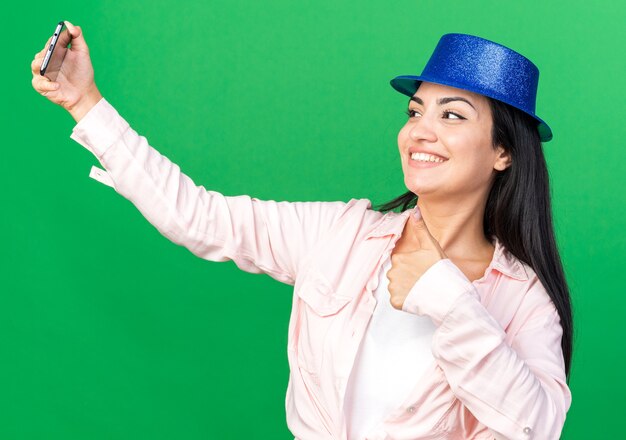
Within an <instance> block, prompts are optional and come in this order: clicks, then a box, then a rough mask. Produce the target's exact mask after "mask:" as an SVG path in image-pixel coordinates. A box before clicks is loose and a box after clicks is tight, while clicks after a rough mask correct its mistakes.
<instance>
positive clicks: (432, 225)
mask: <svg viewBox="0 0 626 440" xmlns="http://www.w3.org/2000/svg"><path fill="white" fill-rule="evenodd" d="M486 204H487V195H486V194H480V195H471V194H470V195H464V196H463V197H462V198H450V197H446V198H445V199H440V198H437V199H435V198H432V197H428V196H427V195H426V196H420V197H419V199H418V203H417V206H418V209H419V210H420V212H421V214H422V217H423V218H424V221H425V222H426V225H427V227H428V230H429V231H430V233H431V234H432V235H433V237H435V239H436V240H437V241H438V242H439V245H440V246H441V248H442V249H443V251H444V252H445V253H446V255H448V256H449V257H451V258H455V257H457V258H459V259H474V258H478V259H489V258H490V257H491V255H492V254H493V246H492V245H491V243H490V242H489V240H487V238H486V237H485V234H484V229H483V217H484V213H485V206H486Z"/></svg>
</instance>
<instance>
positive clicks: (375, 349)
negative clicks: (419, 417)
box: [344, 258, 435, 440]
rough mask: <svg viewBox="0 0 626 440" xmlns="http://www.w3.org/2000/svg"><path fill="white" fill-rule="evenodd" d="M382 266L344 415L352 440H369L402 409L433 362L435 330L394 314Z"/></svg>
mask: <svg viewBox="0 0 626 440" xmlns="http://www.w3.org/2000/svg"><path fill="white" fill-rule="evenodd" d="M390 268H391V258H389V259H387V261H386V262H385V263H384V264H382V265H381V270H380V275H379V277H380V279H379V282H378V287H377V288H376V291H375V292H374V295H375V297H376V308H375V309H374V314H373V315H372V318H371V320H370V322H369V324H368V327H367V330H366V332H365V335H364V337H363V341H362V342H361V346H360V348H359V352H358V354H357V357H356V360H355V364H354V367H353V369H352V373H351V376H350V379H349V381H348V385H347V390H346V400H345V403H344V410H345V413H346V422H347V429H348V439H349V440H363V439H365V436H366V434H367V433H368V432H369V431H370V430H371V429H372V428H373V427H374V426H376V425H377V424H378V423H380V422H381V421H382V420H383V419H384V418H385V416H386V415H387V414H389V413H390V412H391V411H393V410H394V409H396V408H397V407H399V406H400V405H401V404H402V403H403V402H404V400H406V399H407V398H408V397H409V394H410V392H411V391H412V390H413V388H415V386H416V385H417V380H418V379H419V378H420V377H421V375H422V374H423V373H424V370H425V369H426V368H427V367H428V366H429V365H430V364H431V363H432V362H433V359H434V358H433V355H432V352H431V348H430V347H431V341H432V336H433V332H434V331H435V324H434V323H433V321H432V319H431V318H430V317H429V316H426V315H424V316H419V315H415V314H412V313H408V312H404V311H402V310H397V309H395V308H393V306H392V305H391V302H390V300H389V290H388V286H389V280H388V279H387V276H386V274H387V271H388V270H389V269H390Z"/></svg>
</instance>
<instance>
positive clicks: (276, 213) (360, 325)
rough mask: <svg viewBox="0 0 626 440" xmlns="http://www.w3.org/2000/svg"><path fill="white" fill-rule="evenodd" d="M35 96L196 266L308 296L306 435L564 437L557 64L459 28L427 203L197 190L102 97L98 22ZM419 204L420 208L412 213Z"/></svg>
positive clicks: (408, 127)
mask: <svg viewBox="0 0 626 440" xmlns="http://www.w3.org/2000/svg"><path fill="white" fill-rule="evenodd" d="M66 24H67V27H68V29H69V32H70V33H71V37H72V47H71V49H70V50H69V51H68V53H67V55H66V58H65V61H64V64H63V70H62V71H61V73H60V74H59V76H58V78H57V80H56V81H55V82H52V81H50V80H48V79H47V78H46V77H42V76H40V75H39V67H40V66H41V61H42V58H43V54H44V53H45V47H44V50H42V51H41V52H39V53H38V54H36V56H35V59H34V60H33V62H32V66H31V68H32V72H33V87H34V88H35V90H37V91H38V92H39V93H41V94H42V95H44V96H46V97H47V98H48V99H49V100H50V101H52V102H54V103H56V104H59V105H61V106H63V107H64V108H65V109H67V110H68V111H69V112H70V114H71V115H72V116H73V117H74V119H75V120H76V122H77V124H76V126H75V127H74V130H73V133H72V135H71V137H72V139H74V140H76V141H77V142H79V143H80V144H81V145H83V146H84V147H85V148H87V149H88V150H89V151H91V152H92V153H93V154H94V155H95V156H96V158H97V159H98V160H99V162H100V163H101V164H102V166H103V167H104V168H105V170H106V171H104V170H101V169H99V168H95V167H94V168H93V169H92V174H91V176H92V177H94V178H96V179H97V180H99V181H101V182H103V183H105V184H107V185H110V186H112V187H113V188H114V189H115V191H117V192H118V193H119V194H121V195H122V196H124V197H126V198H127V199H129V200H130V201H131V202H132V203H133V204H135V205H136V207H137V208H138V209H139V210H140V211H141V212H142V213H143V215H144V216H145V217H146V218H147V219H148V220H149V221H150V222H151V223H152V224H153V225H154V226H155V227H156V228H157V229H158V230H159V231H160V232H161V233H162V234H163V235H165V236H166V237H168V238H169V239H170V240H172V241H174V242H175V243H178V244H180V245H182V246H185V247H187V248H188V249H189V250H190V251H191V252H193V253H194V254H195V255H197V256H199V257H201V258H204V259H207V260H211V261H226V260H233V261H234V262H235V264H237V266H238V267H239V268H241V269H242V270H245V271H248V272H252V273H266V274H268V275H269V276H271V277H273V278H275V279H276V280H278V281H281V282H284V283H287V284H291V285H294V296H293V306H292V312H291V317H290V324H289V338H288V360H289V366H290V378H289V382H288V389H287V399H286V411H287V424H288V426H289V429H290V430H291V432H292V433H293V435H294V436H295V438H297V439H342V440H344V439H350V440H357V439H358V440H362V439H370V440H374V439H378V440H384V439H387V440H388V439H434V438H451V439H466V438H467V439H492V438H497V439H509V438H510V439H530V438H534V439H557V438H559V435H560V433H561V430H562V428H563V424H564V421H565V416H566V413H567V410H568V409H569V407H570V404H571V394H570V390H569V388H568V385H567V378H568V375H569V368H570V361H571V352H572V316H571V310H570V299H569V293H568V289H567V285H566V281H565V277H564V275H563V270H562V265H561V261H560V258H559V255H558V251H557V248H556V245H555V239H554V232H553V228H552V220H551V208H550V198H549V190H548V175H547V171H546V164H545V160H544V157H543V153H542V144H541V142H542V141H544V142H545V141H548V140H550V139H551V137H552V133H551V131H550V128H549V127H548V125H547V124H546V123H545V122H544V121H543V120H541V119H540V118H539V117H537V116H536V115H535V112H534V111H535V98H536V90H537V81H538V74H539V72H538V70H537V68H536V67H535V66H534V65H533V64H532V63H531V62H530V61H529V60H527V59H526V58H525V57H523V56H522V55H520V54H518V53H517V52H515V51H512V50H511V49H509V48H506V47H504V46H501V45H499V44H497V43H494V42H491V41H489V40H485V39H482V38H479V37H475V36H471V35H464V34H446V35H444V36H443V37H442V38H441V40H440V41H439V44H438V45H437V47H436V48H435V51H434V52H433V55H432V56H431V58H430V60H429V62H428V64H427V66H426V68H425V69H424V71H423V73H422V75H420V76H399V77H396V78H394V79H393V80H392V82H391V84H392V86H393V87H394V88H395V89H396V90H398V91H400V92H402V93H404V94H406V95H407V96H409V97H410V98H409V106H408V119H407V122H406V124H405V125H404V127H402V129H401V130H400V132H399V135H398V147H399V153H400V159H401V164H402V171H403V173H404V181H405V184H406V187H407V189H408V192H407V193H406V194H403V195H402V196H400V197H398V198H397V199H395V200H393V201H391V202H389V203H387V204H385V205H383V206H382V207H381V209H380V211H378V210H373V209H370V208H371V203H370V201H369V200H368V199H351V200H350V201H348V202H275V201H271V200H269V201H264V200H258V199H256V198H252V197H249V196H245V195H241V196H235V197H227V196H224V195H222V194H220V193H218V192H215V191H207V190H205V189H204V188H203V187H202V186H197V185H195V184H194V182H193V181H192V180H191V179H190V178H189V177H188V176H186V175H185V174H183V173H181V171H180V169H179V167H178V166H177V165H176V164H174V163H172V162H171V161H170V160H169V159H167V158H166V157H165V156H163V155H161V154H159V153H158V152H157V151H156V150H155V149H154V148H152V147H151V146H150V145H149V144H148V141H147V139H146V138H145V137H143V136H140V135H139V134H138V133H137V132H135V131H134V130H133V129H132V128H131V127H130V126H129V124H128V123H127V122H126V120H124V119H123V118H122V117H121V116H120V115H119V113H118V112H117V111H116V110H115V109H114V108H113V107H112V106H111V104H109V102H108V101H106V100H105V99H104V98H103V97H102V95H101V94H100V93H99V91H98V89H97V87H96V85H95V82H94V74H93V68H92V65H91V61H90V58H89V51H88V47H87V44H86V42H85V40H84V38H83V35H82V32H81V30H80V28H79V27H76V26H73V25H72V24H71V23H69V22H66ZM398 207H400V208H401V212H400V213H396V212H393V211H392V209H394V208H398Z"/></svg>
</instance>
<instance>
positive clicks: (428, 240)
mask: <svg viewBox="0 0 626 440" xmlns="http://www.w3.org/2000/svg"><path fill="white" fill-rule="evenodd" d="M411 226H412V228H411V230H412V231H413V236H414V237H415V240H416V241H418V242H419V244H420V246H421V247H422V249H433V248H435V249H441V247H440V246H439V243H437V240H436V239H435V237H433V236H432V234H431V233H430V231H429V230H428V227H427V226H426V223H425V222H424V218H423V217H422V214H421V212H420V210H419V208H418V207H417V206H416V207H415V210H414V211H413V213H412V214H411Z"/></svg>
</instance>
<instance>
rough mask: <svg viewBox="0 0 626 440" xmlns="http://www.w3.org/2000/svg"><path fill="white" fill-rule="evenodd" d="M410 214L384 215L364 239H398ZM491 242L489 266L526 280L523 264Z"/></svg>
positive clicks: (495, 238) (494, 238)
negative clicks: (492, 247) (491, 249)
mask: <svg viewBox="0 0 626 440" xmlns="http://www.w3.org/2000/svg"><path fill="white" fill-rule="evenodd" d="M412 212H413V210H412V209H407V210H405V211H404V212H401V213H397V212H388V213H386V214H384V215H383V216H382V217H381V218H380V220H378V221H377V222H376V223H375V224H374V225H373V228H372V229H371V230H370V231H369V232H368V233H367V235H366V236H365V239H366V240H367V239H369V238H372V237H375V238H381V237H385V236H387V235H393V236H397V237H399V236H400V235H401V234H402V231H403V230H404V225H405V224H406V222H407V220H408V219H409V215H410V214H411V213H412ZM493 240H494V246H495V251H494V253H493V259H492V260H491V263H490V264H489V266H490V267H492V268H493V269H496V270H497V271H499V272H501V273H502V274H504V275H507V276H509V277H511V278H514V279H516V280H521V281H526V280H528V272H526V268H525V267H524V264H522V262H521V261H520V260H519V259H517V258H516V257H515V256H514V255H512V254H511V253H510V252H508V251H507V249H506V248H505V247H504V245H503V244H502V243H501V242H500V240H498V238H497V237H495V236H494V237H493Z"/></svg>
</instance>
